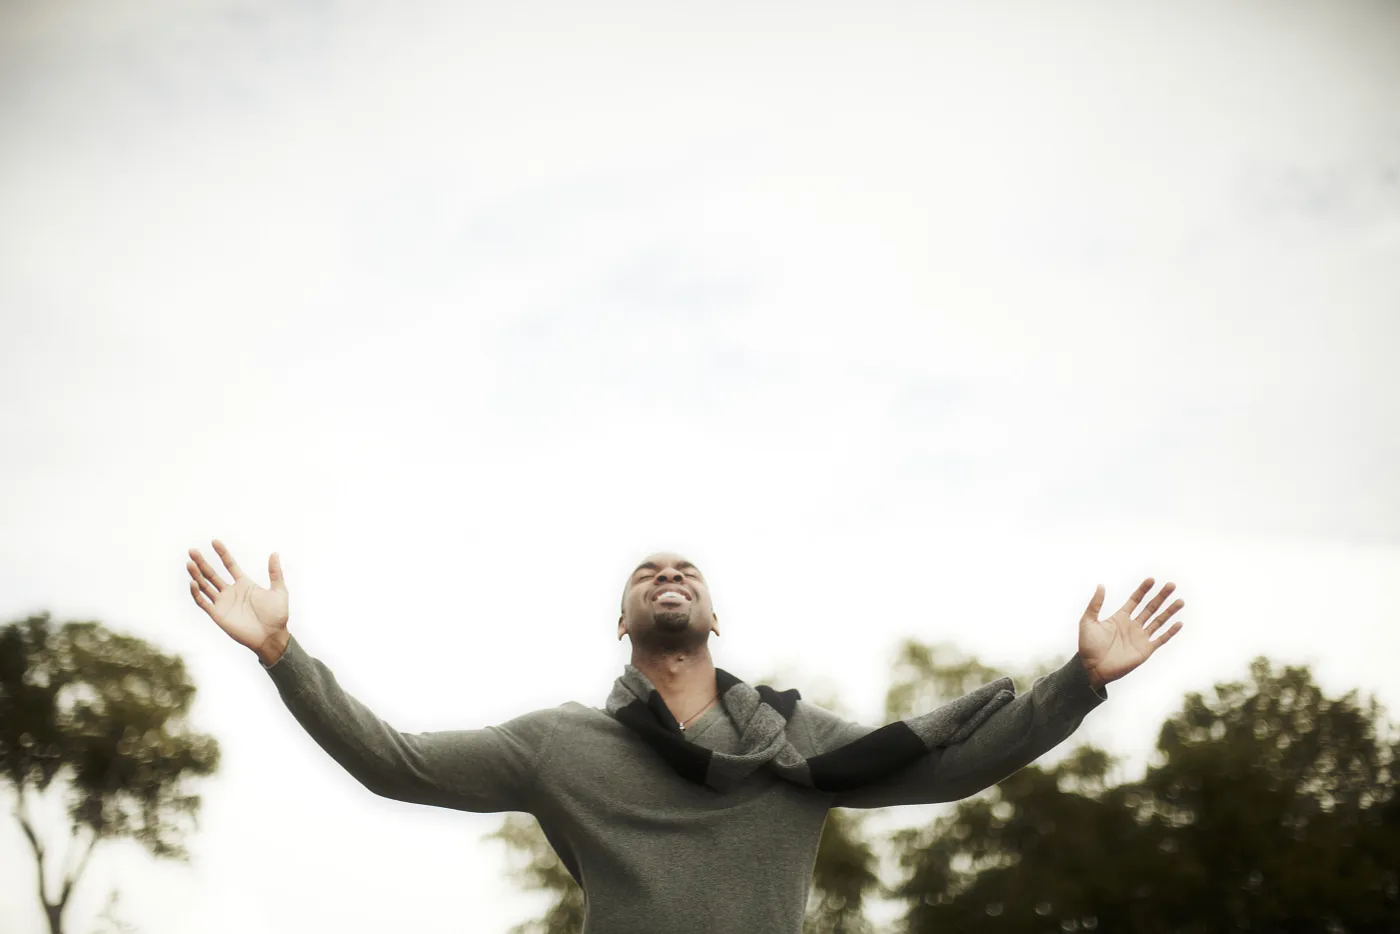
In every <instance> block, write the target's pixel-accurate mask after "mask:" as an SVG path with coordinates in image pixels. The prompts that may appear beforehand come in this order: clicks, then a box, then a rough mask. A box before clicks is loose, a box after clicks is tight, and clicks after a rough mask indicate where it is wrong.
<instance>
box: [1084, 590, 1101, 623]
mask: <svg viewBox="0 0 1400 934" xmlns="http://www.w3.org/2000/svg"><path fill="white" fill-rule="evenodd" d="M1103 598H1104V589H1103V584H1099V585H1098V586H1097V587H1095V588H1094V596H1093V597H1092V598H1091V599H1090V600H1089V608H1088V609H1086V610H1085V611H1084V618H1085V619H1091V620H1093V621H1094V622H1098V619H1099V610H1102V609H1103Z"/></svg>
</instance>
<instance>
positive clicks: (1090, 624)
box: [1079, 577, 1186, 684]
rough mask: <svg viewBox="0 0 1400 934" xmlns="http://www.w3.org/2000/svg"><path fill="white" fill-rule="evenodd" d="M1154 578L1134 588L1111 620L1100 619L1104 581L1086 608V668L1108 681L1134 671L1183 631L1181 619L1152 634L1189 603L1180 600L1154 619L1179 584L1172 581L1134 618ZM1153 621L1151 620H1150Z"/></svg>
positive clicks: (1082, 632)
mask: <svg viewBox="0 0 1400 934" xmlns="http://www.w3.org/2000/svg"><path fill="white" fill-rule="evenodd" d="M1152 583H1153V580H1152V578H1150V577H1149V578H1147V579H1146V580H1144V581H1143V582H1142V583H1141V584H1139V585H1138V589H1137V590H1135V591H1133V595H1132V596H1131V597H1129V598H1128V602H1127V603H1124V604H1123V606H1122V607H1121V608H1119V610H1118V612H1117V613H1114V614H1113V615H1112V616H1110V617H1109V618H1108V619H1105V620H1101V619H1099V610H1101V609H1102V608H1103V598H1104V588H1103V585H1102V584H1100V585H1099V586H1098V587H1097V588H1096V589H1095V590H1094V597H1093V599H1092V600H1090V601H1089V608H1088V609H1087V610H1085V611H1084V618H1083V619H1081V620H1080V621H1079V655H1080V658H1081V659H1083V661H1084V667H1085V668H1087V669H1088V670H1089V671H1090V672H1091V673H1092V674H1094V675H1097V676H1098V678H1099V679H1100V680H1101V681H1102V682H1103V683H1105V684H1107V683H1108V682H1109V681H1116V680H1118V679H1119V678H1121V677H1123V676H1124V675H1126V674H1127V673H1128V672H1130V671H1132V670H1133V669H1134V668H1136V667H1137V666H1139V665H1141V664H1142V663H1143V662H1145V661H1147V660H1148V658H1150V657H1151V656H1152V653H1153V652H1155V651H1157V650H1158V649H1160V648H1161V647H1162V646H1163V645H1165V644H1166V643H1167V640H1169V639H1170V638H1171V637H1172V636H1174V635H1176V634H1177V632H1179V631H1180V630H1181V620H1177V621H1176V622H1175V623H1173V624H1172V626H1171V628H1170V629H1168V630H1167V631H1166V632H1165V633H1164V634H1163V635H1162V638H1160V639H1158V640H1156V641H1153V639H1152V636H1153V634H1154V633H1156V632H1157V630H1158V629H1161V628H1162V625H1163V624H1164V623H1166V621H1167V620H1169V619H1171V617H1172V615H1173V614H1174V613H1176V611H1177V610H1179V609H1181V608H1182V607H1183V606H1185V605H1186V601H1184V600H1177V601H1176V602H1175V603H1173V604H1172V605H1171V606H1169V607H1167V609H1166V611H1165V612H1163V613H1160V614H1158V615H1157V616H1156V617H1155V618H1153V616H1152V614H1153V613H1156V612H1157V608H1158V607H1160V606H1161V605H1162V601H1164V600H1166V599H1167V595H1168V594H1170V593H1171V592H1172V591H1173V590H1175V589H1176V584H1173V583H1170V582H1168V583H1167V584H1166V586H1164V587H1163V588H1162V592H1161V593H1159V594H1158V595H1157V596H1156V597H1154V598H1153V599H1152V602H1151V603H1149V604H1147V606H1146V607H1145V608H1144V609H1143V611H1142V613H1140V614H1139V615H1138V617H1137V618H1136V619H1134V618H1133V617H1132V612H1133V610H1135V609H1137V605H1138V604H1139V603H1140V602H1141V601H1142V598H1143V597H1145V596H1147V592H1148V591H1149V590H1151V589H1152ZM1149 620H1150V622H1149Z"/></svg>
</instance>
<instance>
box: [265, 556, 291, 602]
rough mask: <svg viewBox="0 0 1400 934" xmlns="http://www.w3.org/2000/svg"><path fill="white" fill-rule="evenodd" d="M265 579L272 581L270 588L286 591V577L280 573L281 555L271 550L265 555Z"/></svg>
mask: <svg viewBox="0 0 1400 934" xmlns="http://www.w3.org/2000/svg"><path fill="white" fill-rule="evenodd" d="M267 579H268V580H270V581H271V582H272V589H273V590H278V591H281V592H282V593H286V592H287V579H286V578H285V577H284V576H283V575H282V556H281V555H279V554H278V553H277V552H275V551H274V552H273V553H272V554H270V555H268V557H267Z"/></svg>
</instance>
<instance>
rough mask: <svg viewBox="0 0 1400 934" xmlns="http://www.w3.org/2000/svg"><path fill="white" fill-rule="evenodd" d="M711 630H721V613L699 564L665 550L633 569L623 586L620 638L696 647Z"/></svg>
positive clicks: (671, 646) (648, 645) (637, 643)
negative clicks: (716, 607) (712, 599)
mask: <svg viewBox="0 0 1400 934" xmlns="http://www.w3.org/2000/svg"><path fill="white" fill-rule="evenodd" d="M711 630H713V631H714V634H715V635H719V616H718V615H716V613H715V611H714V607H713V606H712V605H711V603H710V588H709V586H708V585H707V584H706V583H705V576H704V575H703V574H701V573H700V569H699V568H697V567H696V566H695V565H693V564H691V563H690V562H689V561H687V560H686V559H685V558H683V557H681V556H680V555H677V554H672V553H670V552H664V551H663V552H658V553H657V554H654V555H651V556H649V557H647V558H645V559H644V560H643V561H642V563H641V564H639V565H637V567H636V568H635V569H633V571H632V575H631V576H630V577H629V578H628V579H627V586H626V587H625V588H624V589H623V591H622V615H621V616H619V617H618V620H617V637H618V638H619V639H621V638H622V636H623V635H624V634H626V635H627V636H629V637H630V638H631V640H632V646H633V648H636V647H638V646H644V647H646V648H652V649H672V650H674V649H690V648H695V647H697V646H700V645H704V644H705V640H706V639H708V638H709V635H710V631H711Z"/></svg>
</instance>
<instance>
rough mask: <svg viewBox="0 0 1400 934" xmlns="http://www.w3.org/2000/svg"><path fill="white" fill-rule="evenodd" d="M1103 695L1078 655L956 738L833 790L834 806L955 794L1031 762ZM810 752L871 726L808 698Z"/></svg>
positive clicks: (837, 743) (833, 745) (908, 801)
mask: <svg viewBox="0 0 1400 934" xmlns="http://www.w3.org/2000/svg"><path fill="white" fill-rule="evenodd" d="M1107 699H1108V694H1107V692H1106V691H1105V690H1104V689H1103V688H1102V687H1099V688H1097V689H1096V688H1095V687H1093V685H1092V684H1091V683H1090V679H1089V672H1088V670H1087V669H1086V668H1085V666H1084V663H1083V661H1082V660H1081V659H1080V657H1079V656H1078V655H1077V654H1076V655H1075V656H1074V657H1072V658H1071V659H1070V660H1069V661H1067V662H1066V663H1065V664H1064V665H1062V666H1060V667H1059V668H1058V669H1057V670H1055V671H1054V672H1052V673H1050V674H1048V675H1046V676H1045V677H1043V678H1040V679H1038V680H1037V681H1036V682H1035V684H1034V685H1033V686H1032V687H1031V689H1030V690H1029V691H1027V692H1026V693H1024V694H1021V695H1019V696H1017V697H1016V698H1014V699H1013V700H1011V701H1010V702H1008V703H1007V704H1006V705H1005V706H1003V707H1002V708H1001V709H999V710H998V711H997V712H996V713H994V714H992V715H991V716H990V717H988V718H987V720H986V722H984V723H983V724H982V725H981V726H979V727H978V728H977V730H976V731H975V732H973V734H972V735H971V736H969V737H967V738H966V739H964V740H962V741H961V742H959V743H954V744H953V745H951V746H946V747H942V748H939V749H933V750H930V751H929V752H928V753H927V754H926V755H925V756H923V757H922V758H920V759H918V760H917V761H915V762H914V763H913V764H911V765H908V766H906V767H905V768H903V769H900V770H899V771H897V772H895V773H893V774H891V775H888V776H886V777H885V778H883V779H880V780H879V781H876V782H873V783H871V784H868V785H865V786H864V787H862V788H857V789H853V790H851V791H844V792H838V793H836V795H835V796H834V798H833V799H832V802H831V806H832V807H845V808H881V807H891V806H894V805H899V804H933V803H935V802H940V801H958V800H960V799H962V798H966V797H969V796H970V795H974V794H976V793H977V792H979V791H981V790H982V789H984V788H989V787H991V786H992V785H995V784H996V783H997V782H999V781H1001V780H1003V779H1005V778H1006V777H1008V776H1009V775H1011V774H1012V773H1014V772H1016V771H1017V770H1019V769H1021V768H1023V767H1025V766H1027V765H1029V764H1030V763H1032V762H1034V761H1035V760H1036V759H1038V758H1040V757H1041V756H1042V755H1044V754H1045V753H1046V752H1049V751H1050V750H1051V749H1053V748H1054V747H1055V746H1057V745H1059V744H1060V743H1061V742H1063V741H1064V740H1065V738H1066V737H1068V736H1069V735H1070V734H1071V733H1073V732H1074V731H1075V730H1076V729H1078V727H1079V724H1080V723H1081V722H1082V721H1083V719H1084V717H1085V715H1086V714H1088V712H1089V711H1091V710H1093V709H1094V708H1095V707H1097V706H1098V705H1099V704H1102V703H1103V702H1104V701H1105V700H1107ZM804 714H805V716H806V720H807V723H808V724H809V726H810V728H811V742H812V744H813V746H814V747H815V748H814V752H828V751H830V750H832V749H835V748H838V747H840V746H843V745H845V744H846V743H849V742H851V741H852V740H855V739H859V738H860V737H862V736H864V735H866V734H867V733H871V732H873V731H874V730H875V729H876V727H872V726H865V725H862V724H858V723H852V722H849V721H847V720H843V719H842V718H840V717H838V716H836V715H835V714H833V713H831V712H830V711H828V710H824V709H822V708H820V707H815V706H812V705H805V710H804Z"/></svg>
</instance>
